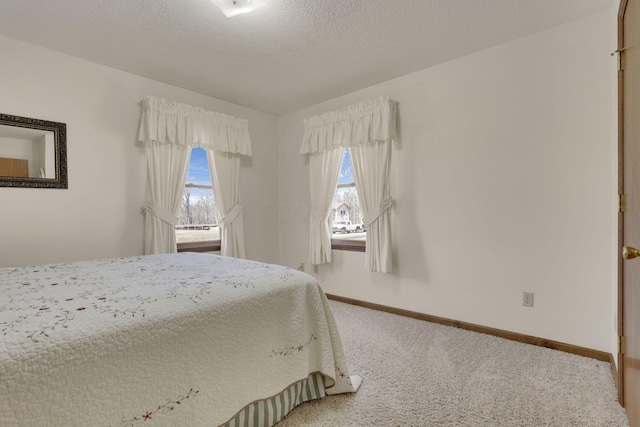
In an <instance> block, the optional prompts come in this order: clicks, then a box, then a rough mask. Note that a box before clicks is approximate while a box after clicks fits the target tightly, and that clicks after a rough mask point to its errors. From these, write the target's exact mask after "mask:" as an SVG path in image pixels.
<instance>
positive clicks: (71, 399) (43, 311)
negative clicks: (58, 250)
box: [0, 253, 359, 427]
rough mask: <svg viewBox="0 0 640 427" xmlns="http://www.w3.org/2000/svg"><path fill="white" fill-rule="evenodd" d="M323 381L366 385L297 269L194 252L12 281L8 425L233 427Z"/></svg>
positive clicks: (40, 272) (341, 388) (17, 271)
mask: <svg viewBox="0 0 640 427" xmlns="http://www.w3.org/2000/svg"><path fill="white" fill-rule="evenodd" d="M314 372H320V373H322V374H323V375H324V376H325V378H326V386H327V389H326V391H327V393H328V394H334V393H344V392H353V391H355V388H357V386H358V385H359V381H358V380H359V378H356V377H354V382H353V383H352V380H351V378H350V376H349V373H348V370H347V365H346V361H345V358H344V355H343V351H342V344H341V342H340V338H339V335H338V331H337V329H336V325H335V322H334V319H333V316H332V314H331V311H330V309H329V307H328V304H327V300H326V297H325V296H324V293H323V292H322V290H321V288H320V286H319V285H318V283H317V282H316V281H315V279H314V278H313V277H311V276H309V275H307V274H305V273H303V272H299V271H297V270H293V269H290V268H286V267H281V266H276V265H270V264H263V263H257V262H252V261H245V260H239V259H234V258H225V257H219V256H215V255H204V254H187V253H183V254H171V255H153V256H146V257H134V258H120V259H111V260H100V261H90V262H78V263H68V264H53V265H46V266H37V267H24V268H5V269H0V401H1V402H2V403H1V404H0V425H2V426H12V427H14V426H28V427H35V426H47V427H51V426H64V427H70V426H82V427H86V426H105V427H107V426H113V427H116V426H117V427H123V426H138V425H144V426H214V425H220V424H224V423H226V422H227V421H228V420H230V419H231V418H232V417H233V416H234V415H235V414H236V413H238V412H239V411H240V410H241V409H243V408H244V407H245V406H246V405H249V404H251V403H252V402H255V401H259V400H262V399H266V398H269V397H273V396H275V395H277V394H278V393H280V392H282V391H283V390H284V389H286V388H287V387H289V386H290V385H292V384H294V383H296V382H298V381H300V380H303V379H305V378H307V377H308V376H309V374H311V373H314ZM355 381H357V383H356V382H355Z"/></svg>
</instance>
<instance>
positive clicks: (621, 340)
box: [618, 336, 625, 354]
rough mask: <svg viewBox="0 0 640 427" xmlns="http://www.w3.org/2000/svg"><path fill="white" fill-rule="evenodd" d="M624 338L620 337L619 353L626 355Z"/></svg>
mask: <svg viewBox="0 0 640 427" xmlns="http://www.w3.org/2000/svg"><path fill="white" fill-rule="evenodd" d="M624 350H625V348H624V336H619V337H618V353H620V354H624Z"/></svg>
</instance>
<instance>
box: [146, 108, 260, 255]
mask: <svg viewBox="0 0 640 427" xmlns="http://www.w3.org/2000/svg"><path fill="white" fill-rule="evenodd" d="M138 141H140V142H143V143H144V144H145V145H146V153H147V169H148V172H147V196H146V200H145V205H144V211H145V254H154V253H168V252H176V241H175V228H174V227H175V224H176V222H177V215H178V212H179V209H180V201H181V198H182V194H183V190H184V184H185V180H186V174H187V171H188V167H189V166H188V165H189V159H190V155H191V147H196V146H200V147H203V148H205V149H206V150H207V153H208V156H209V164H210V170H211V174H212V179H213V178H215V181H212V183H213V185H214V194H215V196H216V198H217V197H220V200H217V202H218V203H219V204H220V205H221V206H222V205H223V206H224V207H225V209H226V208H227V206H228V207H229V210H227V211H224V213H223V212H221V214H222V215H223V221H224V223H223V229H225V230H226V231H225V232H224V234H223V235H222V236H221V238H222V246H223V248H224V247H225V246H226V247H227V248H230V249H227V250H226V253H225V250H224V249H223V254H225V255H231V256H238V257H244V233H243V227H242V215H240V212H238V211H239V210H241V206H242V205H241V204H240V201H239V196H238V182H239V170H240V167H239V164H240V160H239V159H240V156H242V155H245V156H250V155H251V141H250V138H249V125H248V122H247V120H243V119H238V118H236V117H233V116H228V115H226V114H222V113H217V112H213V111H206V110H203V109H201V108H197V107H193V106H191V105H187V104H181V103H178V102H173V101H169V100H166V99H164V98H159V97H155V96H146V97H145V98H144V99H143V100H142V118H141V121H140V128H139V130H138ZM211 156H213V158H214V161H211ZM228 158H233V159H234V160H233V161H231V162H229V163H231V165H227V163H228V161H227V160H228ZM214 167H215V169H216V171H215V172H214V171H213V169H214ZM216 186H218V187H219V189H216ZM216 193H220V194H221V196H218V194H216ZM225 240H227V242H225Z"/></svg>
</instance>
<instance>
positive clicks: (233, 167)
mask: <svg viewBox="0 0 640 427" xmlns="http://www.w3.org/2000/svg"><path fill="white" fill-rule="evenodd" d="M207 159H208V160H209V172H210V173H211V182H212V183H213V196H214V199H215V201H216V205H217V206H218V213H219V214H220V216H221V218H220V241H221V254H222V255H224V256H233V257H236V258H244V257H245V250H244V226H243V223H242V204H241V203H240V186H239V182H240V155H239V154H233V153H225V152H220V151H218V152H214V151H212V150H207Z"/></svg>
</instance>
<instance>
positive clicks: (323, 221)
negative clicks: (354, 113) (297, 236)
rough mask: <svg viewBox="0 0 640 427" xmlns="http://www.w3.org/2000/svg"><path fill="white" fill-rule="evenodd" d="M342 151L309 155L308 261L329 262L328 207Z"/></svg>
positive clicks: (331, 200) (330, 202)
mask: <svg viewBox="0 0 640 427" xmlns="http://www.w3.org/2000/svg"><path fill="white" fill-rule="evenodd" d="M343 151H344V149H343V148H336V149H334V150H328V151H322V152H319V153H314V154H311V155H310V159H309V169H310V171H311V173H310V178H311V179H310V184H311V185H310V187H311V188H310V190H311V191H310V194H311V218H310V221H309V222H310V229H309V262H310V263H311V264H326V263H329V262H331V210H332V209H331V208H332V207H333V195H334V194H335V192H336V185H337V184H338V175H340V164H341V163H342V153H343Z"/></svg>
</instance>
